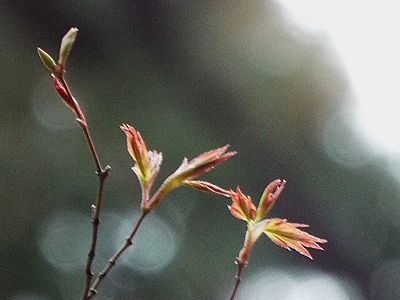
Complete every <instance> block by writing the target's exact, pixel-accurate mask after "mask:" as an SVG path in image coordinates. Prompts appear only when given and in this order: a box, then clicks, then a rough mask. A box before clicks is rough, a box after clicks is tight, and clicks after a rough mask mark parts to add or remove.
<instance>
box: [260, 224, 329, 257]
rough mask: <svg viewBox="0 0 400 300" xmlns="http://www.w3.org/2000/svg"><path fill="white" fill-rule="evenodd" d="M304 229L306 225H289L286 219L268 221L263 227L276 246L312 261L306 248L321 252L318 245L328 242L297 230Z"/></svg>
mask: <svg viewBox="0 0 400 300" xmlns="http://www.w3.org/2000/svg"><path fill="white" fill-rule="evenodd" d="M305 227H308V225H306V224H297V223H289V222H287V220H286V219H279V218H274V219H270V220H268V222H267V224H266V225H265V227H264V233H265V234H266V235H267V236H268V237H269V238H270V239H271V240H272V241H273V242H274V243H275V244H277V245H278V246H281V247H283V248H286V249H288V250H290V249H294V250H296V251H297V252H299V253H300V254H302V255H304V256H307V257H308V258H310V259H312V256H311V254H310V252H309V251H308V250H307V249H306V248H313V249H317V250H323V248H322V247H321V246H320V245H319V244H324V243H327V242H328V241H327V240H325V239H321V238H319V237H316V236H313V235H311V234H309V233H307V232H305V231H302V230H301V229H299V228H305Z"/></svg>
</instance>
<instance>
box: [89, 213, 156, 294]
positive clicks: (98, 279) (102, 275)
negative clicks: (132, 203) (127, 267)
mask: <svg viewBox="0 0 400 300" xmlns="http://www.w3.org/2000/svg"><path fill="white" fill-rule="evenodd" d="M148 213H149V211H147V210H142V212H141V214H140V216H139V218H138V219H137V221H136V223H135V224H134V225H133V227H132V230H131V232H130V234H129V236H128V237H127V238H126V239H125V242H124V243H123V244H122V245H121V247H120V248H119V249H118V250H117V251H116V252H115V253H114V255H113V256H112V257H111V258H110V259H109V261H108V264H107V265H106V267H105V268H104V269H103V270H102V271H101V272H100V273H99V275H98V276H97V277H96V279H95V281H94V282H93V285H92V286H91V287H90V289H89V291H88V293H87V295H86V298H85V299H92V298H93V297H94V296H95V295H96V294H97V287H98V286H99V285H100V283H101V282H102V281H103V279H104V278H105V277H106V276H107V274H108V273H109V272H110V271H111V269H112V268H113V267H114V266H115V264H116V262H117V260H118V258H119V257H120V256H121V255H122V254H123V253H124V252H125V251H126V250H127V249H128V248H129V247H130V246H132V244H133V238H134V236H135V234H136V232H137V231H138V229H139V227H140V225H141V224H142V222H143V220H144V218H145V217H146V215H147V214H148Z"/></svg>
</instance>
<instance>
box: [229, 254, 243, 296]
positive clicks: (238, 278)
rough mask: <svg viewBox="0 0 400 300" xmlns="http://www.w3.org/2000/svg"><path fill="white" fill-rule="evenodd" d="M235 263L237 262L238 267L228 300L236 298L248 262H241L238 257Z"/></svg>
mask: <svg viewBox="0 0 400 300" xmlns="http://www.w3.org/2000/svg"><path fill="white" fill-rule="evenodd" d="M235 264H236V267H237V268H236V275H235V281H234V283H233V286H232V289H231V292H230V294H229V298H228V300H233V299H234V298H235V295H236V291H237V289H238V287H239V284H240V281H241V280H242V279H241V274H242V270H243V268H244V267H245V266H246V263H242V262H240V261H239V259H236V261H235Z"/></svg>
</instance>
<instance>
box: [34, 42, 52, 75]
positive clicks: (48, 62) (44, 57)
mask: <svg viewBox="0 0 400 300" xmlns="http://www.w3.org/2000/svg"><path fill="white" fill-rule="evenodd" d="M37 53H38V55H39V57H40V60H41V61H42V64H43V65H44V66H45V67H46V68H47V69H48V70H49V71H50V72H51V73H56V72H57V64H56V62H55V61H54V59H53V58H52V57H51V56H50V55H49V54H48V53H47V52H46V51H44V50H43V49H41V48H39V47H37Z"/></svg>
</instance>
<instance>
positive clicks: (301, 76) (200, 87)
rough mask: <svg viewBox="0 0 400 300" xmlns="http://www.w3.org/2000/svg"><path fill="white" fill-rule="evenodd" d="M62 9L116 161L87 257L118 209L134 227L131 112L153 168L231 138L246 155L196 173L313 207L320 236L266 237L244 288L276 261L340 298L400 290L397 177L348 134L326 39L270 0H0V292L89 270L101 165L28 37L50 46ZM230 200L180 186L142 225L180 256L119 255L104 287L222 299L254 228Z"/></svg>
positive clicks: (343, 83) (290, 214) (293, 209)
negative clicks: (276, 191)
mask: <svg viewBox="0 0 400 300" xmlns="http://www.w3.org/2000/svg"><path fill="white" fill-rule="evenodd" d="M71 26H76V27H78V28H79V30H80V32H79V37H78V40H77V43H76V46H75V47H74V49H73V52H72V55H71V58H70V62H69V63H70V64H69V68H68V73H67V75H66V76H67V80H68V82H69V84H70V86H71V89H72V91H73V93H74V94H75V96H76V98H77V99H78V101H79V102H80V103H81V106H82V107H83V110H84V111H85V114H86V116H87V119H88V122H89V126H90V128H91V130H92V134H93V138H94V141H95V143H96V145H97V148H98V152H99V155H100V158H101V160H102V162H103V163H107V164H110V165H111V166H112V173H111V176H110V178H109V179H108V180H107V182H106V188H105V199H104V210H103V212H104V214H105V215H104V216H105V217H104V219H103V221H104V222H103V224H102V227H101V229H100V230H101V232H100V249H99V256H98V260H96V263H95V268H96V270H98V269H99V268H100V267H101V266H102V265H103V263H104V261H105V260H106V259H107V257H108V256H109V255H110V254H111V253H112V252H113V251H114V250H115V248H116V247H117V245H118V244H119V243H117V244H116V243H115V240H119V239H122V237H123V235H121V236H119V235H118V233H116V229H115V226H118V224H119V223H120V222H123V223H124V224H125V226H129V224H130V223H131V222H133V216H134V215H135V214H136V213H137V209H138V207H139V195H140V193H139V186H138V183H137V181H136V180H135V177H134V174H133V173H132V172H131V170H130V167H131V166H132V161H131V160H130V157H129V156H128V154H127V152H126V145H125V137H124V134H123V133H122V132H121V131H120V129H119V128H118V126H119V124H121V123H130V124H132V125H134V126H135V127H136V128H137V129H138V130H139V131H140V132H141V133H142V135H143V136H144V138H145V140H146V142H147V145H148V147H149V148H151V149H157V150H160V151H162V152H163V154H164V163H163V167H162V170H161V175H160V176H161V178H163V177H165V176H167V175H168V174H169V173H171V172H173V171H174V170H175V168H176V167H177V166H178V165H179V164H180V162H181V160H182V158H183V157H184V156H187V157H189V158H190V157H193V156H195V155H197V154H198V153H200V152H202V151H205V150H208V149H212V148H216V147H219V146H222V145H224V144H227V143H229V144H231V148H232V149H234V150H237V151H238V155H237V156H236V157H234V158H232V159H230V160H229V161H227V162H225V163H224V164H222V165H221V166H219V167H218V168H216V169H215V170H213V171H212V172H210V173H209V174H207V175H206V176H204V177H203V179H207V180H209V181H212V182H214V183H216V184H219V185H221V186H224V187H235V186H236V185H237V184H240V186H241V188H242V190H243V191H244V192H245V193H246V194H249V195H251V196H252V197H253V199H254V200H255V201H258V197H259V196H260V195H261V193H262V191H263V189H264V187H265V185H266V184H267V183H268V182H269V181H271V180H272V179H275V178H285V179H286V180H287V181H288V185H287V188H286V189H285V191H284V193H283V194H282V196H281V198H280V200H279V202H278V203H277V205H276V206H275V208H274V210H273V211H272V212H271V216H276V217H282V218H287V219H288V220H289V221H293V222H303V223H307V224H310V230H309V231H310V232H311V233H313V234H315V235H317V236H321V237H324V238H326V239H328V240H329V243H328V244H326V245H325V251H324V252H319V251H313V252H312V254H313V256H314V259H315V260H314V261H310V260H308V259H306V258H304V257H302V256H300V255H298V254H297V253H295V252H293V251H292V252H290V253H289V252H287V251H286V250H284V249H281V248H279V247H277V246H275V245H274V244H272V243H271V242H270V241H269V240H267V239H266V238H262V239H260V240H259V242H258V243H257V244H256V246H255V248H254V251H253V252H252V255H251V257H250V263H249V266H248V268H246V269H245V271H244V273H243V280H244V282H243V285H241V287H240V289H242V292H243V291H245V289H246V286H249V285H250V284H251V282H249V281H250V280H251V278H253V279H254V278H258V279H262V278H263V277H262V276H265V274H267V275H268V276H270V277H268V276H267V277H265V278H267V279H266V280H265V284H264V285H262V286H265V287H268V284H269V283H270V280H271V278H275V279H276V282H277V283H276V284H278V285H279V284H280V283H279V280H280V278H282V276H281V275H282V274H286V275H287V276H292V277H291V280H292V281H291V282H293V284H294V285H296V284H302V283H304V280H308V279H307V278H314V277H313V276H316V278H328V279H327V280H328V281H329V282H333V283H335V282H336V283H337V284H338V286H340V287H342V288H343V290H345V291H347V292H348V295H353V296H347V298H346V297H345V296H344V298H340V299H397V298H399V297H400V290H399V287H398V286H399V285H398V281H399V279H400V271H399V270H400V268H399V266H400V261H399V260H398V259H399V255H400V246H399V245H400V243H399V241H400V234H399V230H398V229H399V226H400V223H399V222H398V220H397V219H398V214H397V213H398V207H397V206H396V205H397V204H396V203H397V202H398V201H399V191H398V183H397V182H396V180H395V179H394V178H393V177H392V175H391V174H389V172H388V170H387V169H386V168H385V165H386V160H385V159H384V158H382V157H380V156H371V155H369V154H368V153H367V152H366V151H364V149H362V146H360V144H357V143H355V142H354V141H356V140H357V139H358V137H357V136H355V135H352V134H351V130H349V128H348V127H349V124H348V123H347V122H345V121H344V120H345V118H344V117H343V116H345V114H346V113H345V111H346V110H345V109H344V108H346V107H347V105H348V104H349V100H348V99H347V98H346V97H345V95H346V94H347V93H348V92H349V90H350V86H349V83H348V81H347V79H346V76H345V75H344V72H343V71H342V70H343V67H342V66H341V64H340V59H338V58H337V57H336V56H335V55H334V54H333V53H334V51H333V50H332V45H330V42H329V39H326V37H325V36H324V35H307V34H306V33H302V32H301V30H300V29H299V30H298V31H297V35H296V34H294V32H293V30H292V29H293V28H290V26H288V24H287V22H285V19H284V17H283V14H282V11H281V8H280V7H279V6H278V5H277V4H276V3H275V2H271V1H233V2H232V3H230V2H229V1H177V0H170V1H167V0H163V1H144V0H143V1H94V0H90V1H1V2H0V47H1V48H0V81H1V84H0V99H1V112H0V114H1V115H0V116H1V125H2V126H1V128H0V137H1V152H0V153H1V157H0V164H1V170H2V171H1V173H0V184H1V189H0V197H1V199H0V214H1V215H0V220H1V227H0V245H1V247H0V279H1V280H0V298H1V299H14V300H15V299H20V300H21V299H24V300H27V299H31V300H32V299H42V300H43V299H78V297H79V295H80V292H81V289H82V287H83V280H84V272H83V261H84V259H85V257H86V253H87V249H88V246H89V240H88V235H89V232H90V222H89V214H90V204H91V202H92V201H93V199H94V197H95V192H96V186H97V179H96V177H95V175H94V173H93V172H94V166H93V163H92V160H91V157H90V155H89V152H88V150H87V148H86V144H85V141H84V138H83V136H82V134H81V131H80V129H79V128H78V126H76V124H75V121H74V118H73V115H72V113H71V112H70V111H68V110H67V109H66V108H65V107H63V105H62V102H61V100H60V99H59V97H58V96H57V95H56V93H55V92H54V91H53V89H52V86H51V79H50V77H49V75H48V72H47V71H46V69H44V67H43V66H42V65H41V63H40V61H39V59H38V57H37V54H36V47H37V46H40V47H41V48H43V49H45V50H46V51H48V52H49V53H51V54H52V55H54V56H56V55H57V52H58V46H59V42H60V39H61V37H62V36H63V35H64V34H65V32H66V31H67V30H68V29H69V28H70V27H71ZM394 138H396V137H394ZM354 145H356V146H354ZM357 145H359V147H358V148H357ZM228 203H229V201H226V199H224V198H219V197H216V196H213V195H207V194H201V193H198V192H196V191H191V190H187V189H180V190H177V191H174V192H173V193H172V194H171V195H170V196H169V197H168V198H167V199H165V201H164V202H162V203H161V204H160V205H159V206H158V207H157V209H156V211H155V212H154V214H153V215H152V216H151V217H150V218H149V219H147V220H146V221H145V223H144V227H143V228H142V234H141V235H140V236H139V237H140V239H138V244H139V242H140V240H142V239H146V237H149V239H150V240H151V238H150V236H152V234H153V231H152V230H151V226H152V224H153V225H154V224H156V225H157V224H158V225H157V226H158V233H157V234H158V236H157V237H156V238H154V236H153V240H154V244H153V245H152V244H151V243H150V244H149V245H147V247H148V248H147V249H144V250H143V249H142V250H141V251H142V252H143V253H144V254H146V253H147V252H149V253H156V254H157V256H159V257H160V260H161V259H162V258H163V256H167V255H169V254H168V253H166V250H165V249H164V247H163V246H160V245H159V244H158V243H157V241H158V240H163V241H164V242H165V241H167V242H168V245H169V246H168V249H175V250H176V252H172V253H175V255H174V256H173V258H172V260H171V261H170V262H169V263H167V264H166V265H165V267H164V268H163V269H162V270H160V271H157V272H156V271H154V272H141V271H140V270H139V271H138V270H137V269H132V268H129V267H127V265H129V264H131V265H132V266H134V265H136V264H139V265H140V259H139V261H138V259H136V260H135V259H134V258H132V260H131V261H129V263H128V264H127V265H123V266H122V265H120V266H118V265H117V266H116V267H115V269H114V270H113V272H112V273H111V275H110V278H108V279H107V280H106V282H105V284H104V285H103V286H102V287H101V289H100V296H99V297H98V299H224V298H225V297H226V295H227V294H228V291H229V289H230V286H231V284H232V281H233V276H234V272H235V267H234V264H233V261H234V258H235V256H236V255H237V253H238V251H239V250H240V247H241V244H242V242H243V238H244V233H245V230H246V228H245V224H244V222H240V221H239V220H236V219H234V218H233V217H232V216H231V215H230V214H229V212H228V210H227V208H226V205H227V204H228ZM382 203H383V204H382ZM387 203H390V205H392V206H390V205H386V204H387ZM396 207H397V210H396ZM107 221H109V222H108V223H107ZM157 222H158V223H157ZM114 225H115V226H114ZM127 229H128V228H127ZM164 230H165V231H164ZM46 249H47V250H46ZM46 251H47V252H46ZM49 251H50V252H52V251H53V252H52V253H51V255H52V257H53V259H55V262H54V261H53V262H51V261H49V259H48V257H47V254H48V252H49ZM130 251H131V252H132V253H134V252H135V247H133V248H132V249H130ZM46 253H47V254H46ZM71 261H73V263H71ZM57 262H60V264H61V265H60V266H57ZM63 266H64V267H63ZM144 268H146V267H144ZM257 274H258V275H257ZM262 274H264V275H262ZM279 274H281V275H279ZM278 275H279V276H278ZM286 275H285V276H286ZM254 276H255V277H254ZM280 276H281V277H280ZM318 276H319V277H318ZM268 278H270V279H268ZM281 284H283V286H282V287H280V288H279V289H280V290H281V293H280V294H279V296H272V294H273V293H275V294H274V295H276V289H275V290H274V289H273V288H271V289H270V290H268V289H265V290H262V289H260V290H259V292H258V297H259V298H257V299H294V298H293V297H292V298H287V297H289V296H287V295H286V294H287V293H288V292H289V291H290V288H291V287H290V286H285V285H284V283H282V282H281ZM311 286H312V287H313V286H314V285H313V284H311ZM314 287H315V286H314ZM317 288H318V286H317ZM311 291H312V288H310V294H307V293H306V294H305V296H301V297H300V296H299V297H298V298H297V299H300V298H301V299H300V300H308V299H321V298H322V297H323V296H324V292H326V295H325V296H326V297H325V298H326V299H336V298H329V295H331V294H330V291H329V289H328V290H326V291H321V293H320V294H319V295H320V297H321V298H318V297H317V298H316V296H315V294H313V293H312V292H311ZM272 292H273V293H272ZM352 293H353V294H352ZM332 295H335V294H332ZM354 295H357V296H354ZM239 296H240V295H239ZM240 297H242V298H241V299H247V297H246V296H244V295H243V294H242V295H241V296H240ZM249 297H250V296H249ZM252 297H254V296H252ZM272 297H273V298H272ZM331 297H335V296H331ZM357 297H358V298H357Z"/></svg>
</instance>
